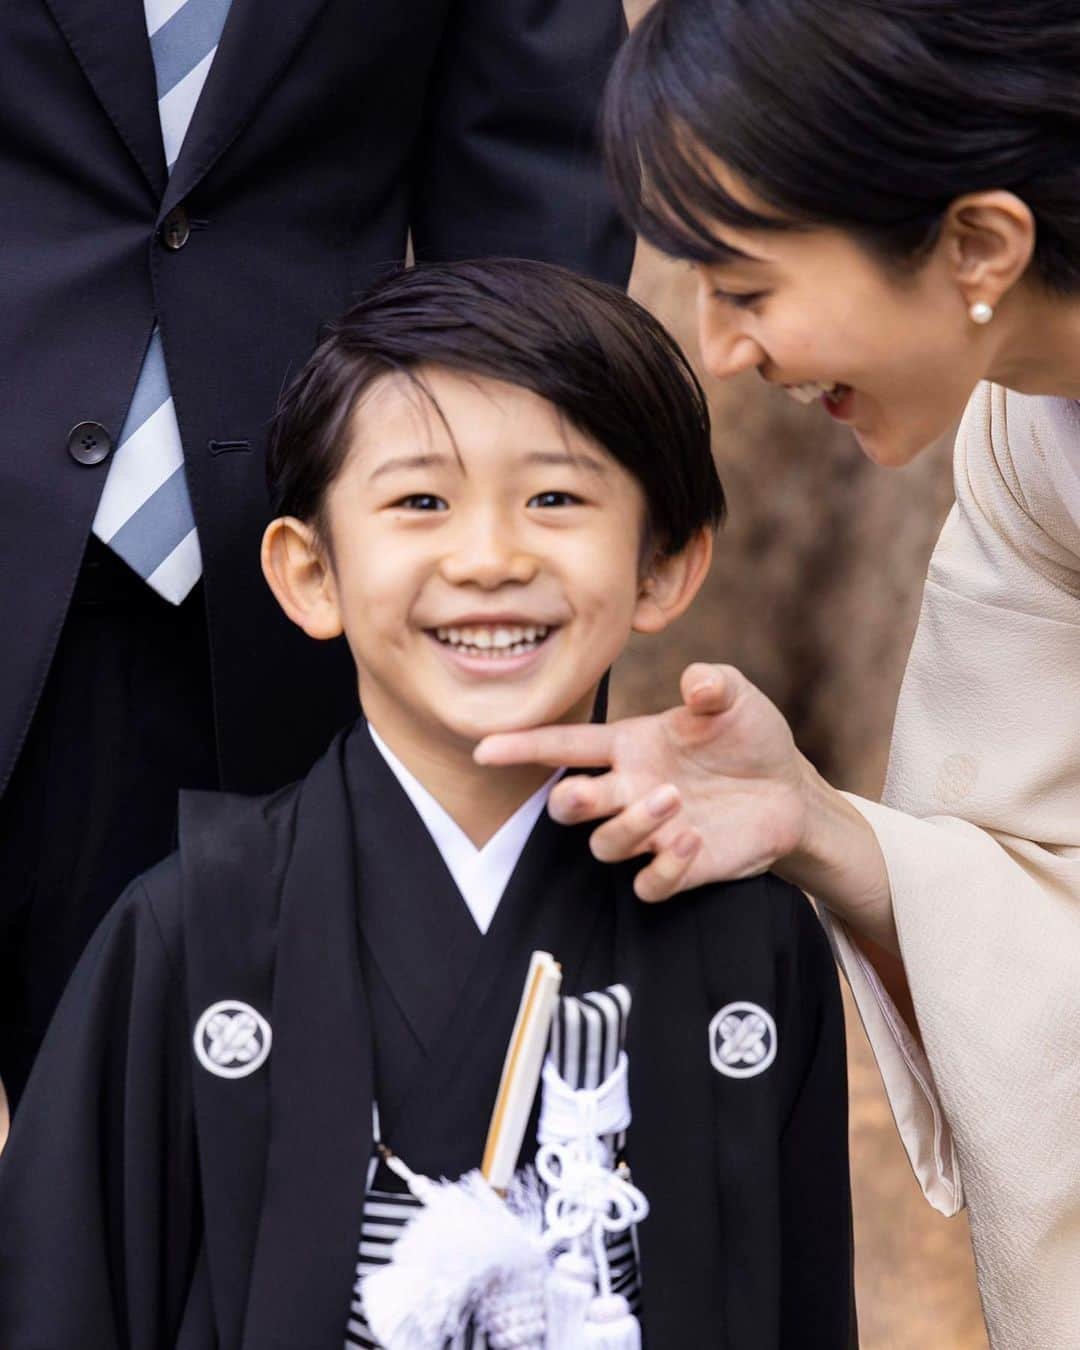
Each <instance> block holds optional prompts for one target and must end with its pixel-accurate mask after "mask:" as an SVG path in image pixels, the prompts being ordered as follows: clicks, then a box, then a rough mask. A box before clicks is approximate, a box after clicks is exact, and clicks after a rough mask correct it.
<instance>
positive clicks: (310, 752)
mask: <svg viewBox="0 0 1080 1350" xmlns="http://www.w3.org/2000/svg"><path fill="white" fill-rule="evenodd" d="M622 31H623V20H622V14H621V7H620V5H619V4H618V0H588V3H581V0H547V3H542V4H538V3H535V0H458V3H454V4H451V3H450V0H410V3H407V4H403V3H401V0H364V3H361V2H360V0H231V5H230V3H229V0H19V3H16V4H12V5H8V6H5V7H4V8H3V10H2V11H0V52H2V53H3V55H4V66H5V69H6V70H7V71H8V72H9V75H10V76H11V78H9V79H8V80H6V81H4V84H3V87H2V88H0V129H2V137H0V143H2V147H3V148H2V150H0V228H2V236H0V237H2V239H3V264H2V267H0V390H2V391H3V403H2V407H3V421H4V428H3V429H4V435H3V439H2V441H0V520H2V523H3V528H2V530H0V630H2V631H3V633H4V635H5V652H4V656H3V659H2V660H0V793H3V797H2V799H0V1077H2V1078H3V1079H4V1080H5V1081H6V1084H7V1087H8V1092H9V1095H10V1096H12V1097H13V1098H14V1097H17V1096H18V1094H19V1092H20V1091H21V1088H22V1085H23V1083H24V1081H25V1077H26V1074H27V1072H28V1070H29V1066H30V1064H31V1062H32V1059H33V1055H34V1053H35V1051H36V1047H37V1044H38V1043H39V1041H40V1038H41V1036H42V1035H43V1033H44V1029H45V1025H46V1024H47V1021H48V1017H49V1015H50V1014H51V1011H52V1008H53V1006H54V1004H55V1002H56V999H57V998H58V997H59V993H60V991H61V990H62V987H63V983H64V981H65V979H66V977H67V974H68V973H69V971H70V969H71V967H72V965H73V964H74V961H75V960H76V958H77V957H78V955H79V952H80V951H81V948H82V946H83V945H84V943H85V941H86V938H87V937H88V936H89V934H90V932H91V931H92V929H93V927H94V926H95V924H96V923H97V921H98V919H99V918H100V917H101V915H102V913H103V912H104V910H105V909H106V908H107V906H108V905H109V903H111V901H112V899H113V898H115V896H116V895H118V894H119V893H120V890H121V889H122V888H123V886H124V885H125V884H126V882H127V881H128V880H129V879H130V877H131V876H132V875H133V874H134V873H136V872H138V871H140V870H141V869H143V868H145V867H146V866H148V865H149V864H151V863H152V862H153V861H154V860H155V858H157V857H159V856H160V855H162V854H163V853H165V852H166V851H168V849H169V848H170V847H171V842H172V829H173V817H174V806H175V796H176V791H177V788H178V787H180V786H186V787H218V786H220V787H222V788H226V789H230V790H240V791H259V790H265V789H268V788H272V787H274V786H276V785H278V784H282V783H284V782H286V781H288V780H289V779H291V778H293V777H296V776H298V775H299V774H301V773H302V772H304V771H305V770H306V769H307V768H308V766H309V764H310V763H311V761H312V759H313V758H314V757H315V755H316V754H318V753H319V752H320V751H321V750H322V748H323V747H324V745H325V743H326V741H327V740H328V738H329V736H330V734H331V733H332V731H333V730H334V729H335V728H336V727H337V726H339V725H340V724H341V723H343V722H345V721H347V720H348V719H349V718H350V717H352V716H353V715H354V714H355V711H356V691H355V688H354V687H353V683H352V679H351V676H350V667H349V663H348V661H347V659H346V656H347V654H346V653H344V652H343V651H337V650H325V651H322V652H315V653H313V652H312V651H310V650H309V645H310V644H305V643H304V642H303V640H302V639H300V638H297V637H295V636H294V633H292V632H290V631H289V627H290V626H289V625H288V624H287V623H286V622H285V621H284V620H283V619H282V617H281V615H280V613H277V612H275V606H274V604H273V601H272V600H271V598H270V596H269V593H268V592H267V591H266V590H265V587H264V585H263V583H262V579H261V576H260V573H259V561H258V544H259V536H260V533H261V530H262V527H263V524H264V523H265V519H266V516H267V500H266V491H265V486H264V480H263V452H264V443H265V437H266V430H267V424H268V421H269V419H270V416H271V414H272V412H273V410H274V405H275V401H276V398H277V395H278V392H279V390H280V388H281V385H282V383H283V381H284V380H285V379H286V378H287V376H288V373H289V372H290V370H291V369H294V368H295V367H296V366H297V365H298V364H299V363H300V362H301V361H302V360H303V359H304V358H305V357H306V356H307V354H308V352H309V350H310V347H311V344H312V341H313V339H314V337H315V334H316V331H317V327H318V324H319V322H320V320H322V319H323V318H325V317H327V316H329V315H333V314H335V313H337V312H339V311H340V310H342V309H343V308H344V307H345V306H346V305H347V304H348V302H349V299H350V297H351V296H352V295H354V294H355V293H356V292H357V291H358V290H360V289H362V288H363V286H364V285H365V284H366V282H367V281H368V280H369V279H371V278H372V277H374V276H375V275H376V273H377V272H378V270H379V269H380V268H381V267H384V266H386V265H387V264H393V263H395V262H397V261H399V260H400V259H401V258H402V257H403V255H404V253H405V248H406V240H407V237H408V236H409V234H410V232H411V237H412V240H413V246H414V250H415V254H416V257H417V259H418V260H421V261H422V260H424V259H429V258H460V257H466V256H477V255H490V254H503V255H512V256H529V257H535V258H545V259H550V260H553V261H557V262H562V263H565V264H567V265H569V266H572V267H576V268H577V269H579V270H582V271H585V272H588V273H591V274H592V275H594V276H598V277H601V278H603V279H605V280H609V281H615V282H619V283H623V282H625V280H626V277H627V275H628V273H629V266H630V259H631V253H632V243H631V240H630V238H629V236H628V235H627V233H626V232H625V231H624V230H623V229H622V228H621V227H620V226H619V225H618V223H617V222H616V220H615V218H614V215H613V212H612V209H611V206H610V204H609V201H608V198H607V194H606V192H605V189H604V186H603V182H602V175H601V172H600V168H599V157H598V153H597V149H596V145H595V136H594V120H595V112H596V104H597V101H598V98H599V92H600V89H601V86H602V84H603V80H604V75H605V73H606V69H607V66H608V64H609V62H610V59H611V57H612V56H613V54H614V51H615V48H616V46H617V44H618V41H619V40H620V38H621V35H622ZM294 631H295V630H294ZM256 671H259V672H261V673H260V675H259V677H258V678H256V676H255V672H256ZM267 672H270V673H269V674H267ZM299 681H303V682H305V683H306V684H308V685H309V686H310V685H311V684H313V683H314V682H318V686H319V688H320V689H321V690H322V691H323V693H322V697H321V698H319V699H309V700H304V701H303V702H304V706H305V712H304V714H303V715H297V714H296V713H295V708H296V707H297V706H298V703H299V701H296V700H294V701H292V702H291V703H290V704H289V705H288V706H290V707H291V708H292V709H293V712H292V713H290V716H289V717H288V718H286V717H284V716H283V714H282V708H283V707H284V706H286V702H285V699H284V693H285V691H286V690H288V689H289V688H290V687H291V686H292V685H293V684H294V683H296V682H299Z"/></svg>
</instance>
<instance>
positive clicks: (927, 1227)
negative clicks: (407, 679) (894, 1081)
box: [612, 0, 987, 1350]
mask: <svg viewBox="0 0 1080 1350" xmlns="http://www.w3.org/2000/svg"><path fill="white" fill-rule="evenodd" d="M646 3H647V0H639V2H638V3H636V4H635V3H631V4H630V5H629V6H628V8H629V10H630V13H631V17H633V15H634V13H635V11H636V12H641V11H642V10H643V9H644V8H645V7H646ZM631 293H632V294H633V295H634V296H635V297H636V298H637V299H638V300H639V301H641V302H642V303H643V304H644V305H646V306H647V307H648V308H649V309H650V310H651V311H652V312H653V313H654V314H655V315H656V316H657V317H658V318H659V319H660V320H661V321H662V322H663V323H664V324H666V325H667V327H668V328H669V329H670V330H671V331H672V332H673V333H674V334H675V335H676V337H677V338H678V339H679V341H680V342H681V343H682V345H683V347H684V348H685V350H686V351H687V352H688V353H689V354H690V355H691V357H692V359H693V360H694V364H695V367H696V368H697V370H698V374H699V375H701V376H702V379H703V383H704V385H705V388H706V390H707V392H708V395H709V401H710V405H711V408H712V414H713V419H714V424H715V433H714V451H715V454H716V457H717V462H718V464H719V466H720V473H721V477H722V479H723V482H724V486H725V489H726V491H727V494H728V503H729V513H730V514H729V521H728V524H727V526H726V527H725V529H724V530H723V532H722V534H721V536H720V538H719V540H718V547H717V551H716V557H715V561H714V564H713V568H712V572H711V575H710V578H709V581H708V583H707V585H706V587H705V590H704V592H703V594H702V596H701V597H700V599H699V600H698V602H697V603H696V604H695V606H694V607H693V609H692V611H691V613H690V615H688V616H687V617H686V618H685V619H683V620H682V622H681V623H680V624H679V625H678V626H677V627H676V628H674V629H672V630H669V633H668V634H666V635H665V637H664V638H663V639H661V640H660V641H659V642H657V640H656V639H653V640H652V641H651V642H650V641H640V642H637V643H636V644H635V645H634V647H633V648H632V650H631V652H630V653H629V654H628V656H627V657H626V658H625V659H624V661H623V662H621V663H620V666H619V668H618V670H617V672H616V675H615V679H614V682H613V689H612V711H613V713H614V714H615V715H619V714H620V713H622V712H626V711H630V710H634V711H644V710H655V711H659V710H661V709H662V708H664V707H667V706H668V705H669V704H670V703H671V702H673V701H674V700H675V699H676V697H677V689H678V678H679V674H680V672H681V671H682V669H683V667H684V666H685V665H686V664H688V663H689V662H690V661H692V660H715V661H721V660H722V661H725V662H730V663H731V664H733V665H736V666H738V667H739V668H740V669H742V670H743V671H744V672H745V673H746V674H747V675H748V676H749V677H750V678H751V679H753V680H754V681H755V682H756V683H758V684H759V685H760V686H761V687H762V688H763V689H764V690H765V691H766V692H767V693H768V694H769V696H770V697H771V698H773V699H774V700H775V701H776V703H777V704H779V706H780V707H781V708H782V709H783V710H784V712H785V713H786V714H787V716H788V718H789V719H790V721H791V724H792V726H793V728H794V731H795V735H796V739H797V740H798V742H799V744H800V746H801V747H802V748H803V750H804V751H805V752H806V753H807V754H808V755H809V756H810V758H811V759H813V760H814V762H815V763H816V764H817V765H818V767H819V768H820V769H821V770H822V771H823V772H824V773H825V774H826V776H827V777H828V778H829V779H830V780H831V781H832V782H833V783H835V784H836V785H837V786H839V787H843V788H848V789H851V790H853V791H855V792H858V793H860V794H863V795H868V796H875V795H877V794H878V793H879V792H880V789H881V784H882V779H883V776H884V769H885V760H886V755H887V751H888V741H889V733H890V728H891V722H892V715H893V710H894V707H895V702H896V696H897V692H898V690H899V686H900V679H901V675H902V673H903V667H904V661H905V658H906V655H907V650H908V647H909V645H910V642H911V637H912V634H913V632H914V628H915V622H916V618H917V615H918V607H919V600H920V595H921V590H922V582H923V578H924V575H925V570H926V563H927V560H928V558H929V555H930V551H931V549H932V547H933V543H934V539H935V538H936V535H937V532H938V530H939V528H940V525H941V522H942V520H943V519H944V517H945V514H946V513H947V511H948V509H949V506H950V504H951V498H952V488H951V475H950V464H949V453H948V447H947V446H946V445H942V446H939V447H937V448H935V449H934V450H932V451H930V452H928V453H926V454H925V455H923V456H921V457H920V458H919V460H918V461H917V462H916V463H915V464H913V465H912V466H910V467H909V468H908V469H905V470H903V471H901V472H895V471H888V470H883V469H879V468H877V467H875V466H874V465H872V464H871V463H869V461H867V460H866V459H865V458H864V457H863V456H862V454H861V453H860V452H859V450H858V448H857V447H856V445H855V443H854V441H853V439H852V437H851V435H850V433H849V432H848V431H847V430H846V429H845V428H843V427H839V426H837V425H836V424H835V423H834V422H832V421H831V420H830V419H829V417H828V414H826V413H825V412H824V411H823V410H822V409H819V408H817V407H811V408H804V407H801V406H799V405H797V404H795V403H794V402H793V401H792V400H791V399H789V398H787V397H786V396H785V395H783V394H782V393H779V392H778V391H776V390H772V389H769V388H768V387H766V386H765V385H764V384H763V383H762V381H761V380H759V379H758V378H757V377H756V375H753V374H749V375H747V376H744V377H740V378H739V379H736V380H733V381H730V382H727V383H724V384H721V383H719V382H718V381H715V380H709V379H708V378H707V377H705V376H704V373H703V372H702V370H701V366H700V361H699V359H698V357H697V346H696V341H695V335H694V285H693V278H692V276H691V274H690V271H689V269H688V268H687V267H686V266H685V265H683V264H677V263H674V262H671V261H670V260H667V259H664V258H661V257H660V256H659V255H658V254H656V253H655V252H654V251H653V250H651V249H649V248H648V247H647V246H645V245H639V248H638V255H637V262H636V264H635V269H634V276H633V280H632V282H631ZM845 993H846V991H845ZM847 1012H848V1019H847V1020H848V1040H849V1065H850V1071H849V1077H850V1090H851V1145H852V1172H853V1186H854V1205H855V1248H856V1280H857V1297H858V1306H859V1322H860V1331H861V1344H862V1347H863V1350H985V1348H986V1344H987V1342H986V1337H985V1332H984V1330H983V1325H982V1319H981V1316H980V1314H979V1306H978V1298H977V1295H976V1292H975V1283H974V1274H973V1266H972V1259H971V1254H970V1247H969V1243H968V1233H967V1226H966V1221H965V1220H964V1218H963V1217H960V1218H958V1219H954V1220H945V1219H943V1218H941V1217H940V1216H939V1215H938V1214H936V1213H935V1212H934V1211H933V1210H931V1209H930V1207H929V1206H928V1205H927V1204H926V1203H925V1202H924V1201H923V1199H922V1195H921V1192H920V1191H919V1189H918V1186H917V1185H916V1182H915V1180H914V1177H913V1175H912V1173H911V1170H910V1168H909V1166H908V1162H907V1158H906V1156H905V1154H904V1152H903V1148H902V1146H901V1144H900V1141H899V1138H898V1136H897V1134H896V1131H895V1129H894V1126H893V1122H892V1116H891V1114H890V1111H889V1107H888V1103H887V1100H886V1098H885V1095H884V1092H883V1090H882V1087H881V1083H880V1080H879V1078H878V1075H877V1071H876V1068H875V1066H874V1060H873V1056H872V1055H871V1053H870V1049H869V1046H868V1044H867V1042H866V1038H865V1036H864V1035H863V1032H862V1028H861V1026H860V1025H859V1020H858V1015H857V1014H856V1013H855V1012H854V1009H853V1005H852V1004H851V1002H850V1000H847Z"/></svg>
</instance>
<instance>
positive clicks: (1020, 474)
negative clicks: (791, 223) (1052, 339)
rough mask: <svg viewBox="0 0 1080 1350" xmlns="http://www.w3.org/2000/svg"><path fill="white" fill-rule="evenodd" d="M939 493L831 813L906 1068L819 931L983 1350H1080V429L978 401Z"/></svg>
mask: <svg viewBox="0 0 1080 1350" xmlns="http://www.w3.org/2000/svg"><path fill="white" fill-rule="evenodd" d="M955 479H956V505H955V507H954V508H953V511H952V513H951V515H950V516H949V519H948V520H947V522H946V524H945V527H944V529H943V531H942V534H941V538H940V540H939V542H938V545H937V548H936V550H935V552H934V555H933V558H932V560H931V563H930V570H929V575H928V579H927V583H926V590H925V595H924V599H923V607H922V614H921V617H920V620H919V626H918V631H917V633H916V636H915V641H914V645H913V647H912V651H911V656H910V659H909V663H908V667H907V672H906V675H905V677H904V684H903V689H902V691H901V695H900V702H899V707H898V709H897V716H896V725H895V730H894V738H893V745H892V752H891V756H890V762H889V771H888V778H887V783H886V789H885V802H886V803H887V805H886V806H880V805H878V804H877V803H874V802H868V801H863V800H861V799H859V798H852V799H851V800H852V801H853V803H854V805H855V806H856V807H857V808H858V809H859V810H860V811H861V812H862V813H863V814H864V815H865V817H866V819H867V820H868V821H869V822H870V824H871V826H872V827H873V829H874V831H875V833H876V835H877V838H878V840H879V842H880V845H881V848H882V851H883V853H884V855H885V861H886V864H887V867H888V872H889V879H890V882H891V886H892V895H893V905H894V909H895V914H896V925H897V930H898V932H899V937H900V946H901V950H902V953H903V958H904V963H905V966H906V968H907V973H908V979H909V982H910V985H911V991H912V995H913V998H914V1003H915V1009H916V1015H917V1017H918V1020H919V1027H920V1030H921V1032H922V1038H923V1042H924V1045H925V1047H926V1052H925V1055H924V1054H923V1053H922V1051H921V1050H920V1048H919V1047H918V1045H917V1044H916V1043H915V1041H914V1040H913V1039H912V1037H911V1036H910V1035H909V1034H908V1033H907V1029H906V1027H905V1026H904V1024H903V1022H902V1021H901V1019H900V1017H899V1015H898V1014H897V1012H896V1010H895V1009H894V1007H893V1006H892V1004H891V1002H890V1000H889V998H888V996H887V995H886V994H885V992H884V990H883V989H882V987H881V985H880V983H879V982H878V980H877V979H876V976H875V974H874V972H873V969H872V967H870V965H869V964H868V962H867V961H866V960H865V958H864V957H863V956H862V954H861V953H860V952H859V951H858V949H857V948H856V947H855V946H854V945H853V944H852V943H851V941H850V940H849V938H848V936H847V934H846V932H845V930H844V928H843V926H842V925H841V924H840V923H837V922H835V921H834V922H833V924H832V928H833V935H834V941H835V945H836V948H837V952H838V956H839V958H840V961H841V964H842V965H843V968H844V970H845V973H846V975H847V977H848V980H849V981H850V984H851V987H852V990H853V992H854V995H855V998H856V1000H857V1002H858V1005H859V1010H860V1012H861V1014H862V1017H863V1021H864V1024H865V1026H866V1030H867V1033H868V1035H869V1037H870V1040H871V1043H872V1045H873V1048H874V1052H875V1054H876V1055H877V1058H878V1062H879V1064H880V1066H881V1072H882V1077H883V1079H884V1082H885V1086H886V1090H887V1092H888V1094H889V1098H890V1101H891V1104H892V1107H893V1111H894V1114H895V1116H896V1120H897V1124H898V1127H899V1130H900V1133H901V1135H902V1137H903V1140H904V1143H905V1146H906V1148H907V1151H908V1155H909V1157H910V1159H911V1162H912V1165H913V1167H914V1169H915V1172H916V1175H917V1176H918V1179H919V1181H920V1183H921V1185H922V1187H923V1190H924V1191H925V1193H926V1196H927V1198H928V1199H929V1200H930V1202H931V1204H933V1205H934V1206H935V1207H936V1208H938V1209H940V1210H941V1211H942V1212H943V1213H946V1214H951V1213H953V1212H955V1211H956V1210H957V1209H958V1208H959V1207H960V1205H961V1204H962V1203H963V1202H964V1201H965V1200H966V1202H967V1205H968V1209H969V1211H970V1217H971V1228H972V1237H973V1242H974V1245H975V1252H976V1260H977V1264H978V1269H979V1281H980V1287H981V1290H982V1295H983V1302H984V1307H985V1310H986V1314H987V1321H988V1324H989V1326H990V1328H991V1334H992V1336H993V1338H994V1340H993V1343H994V1345H995V1347H999V1346H1001V1347H1004V1346H1008V1347H1013V1346H1015V1347H1017V1348H1018V1350H1019V1348H1020V1347H1024V1350H1044V1348H1045V1350H1052V1348H1055V1347H1064V1346H1066V1345H1069V1346H1073V1345H1075V1346H1080V527H1078V525H1077V522H1076V520H1074V519H1073V518H1072V516H1071V515H1070V513H1069V511H1068V510H1067V509H1066V506H1065V499H1066V498H1068V497H1069V495H1070V492H1071V494H1072V498H1073V500H1074V501H1076V502H1078V503H1080V409H1078V408H1077V406H1076V405H1075V404H1072V403H1069V402H1066V401H1065V400H1059V399H1049V398H1034V397H1026V396H1021V395H1017V394H1013V393H1007V392H1006V391H1005V390H1003V389H1001V388H999V387H997V386H993V385H983V386H981V387H980V388H979V389H978V390H977V391H976V393H975V395H974V397H973V398H972V401H971V403H970V405H969V407H968V410H967V413H966V415H965V417H964V421H963V424H962V426H961V428H960V432H959V436H958V440H957V446H956V455H955ZM1078 514H1080V512H1078ZM890 808H892V809H890ZM902 813H903V814H902Z"/></svg>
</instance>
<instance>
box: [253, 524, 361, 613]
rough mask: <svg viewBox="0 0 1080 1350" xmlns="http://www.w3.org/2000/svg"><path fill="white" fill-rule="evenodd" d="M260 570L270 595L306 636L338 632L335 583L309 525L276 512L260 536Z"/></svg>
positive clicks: (326, 557) (339, 610)
mask: <svg viewBox="0 0 1080 1350" xmlns="http://www.w3.org/2000/svg"><path fill="white" fill-rule="evenodd" d="M261 558H262V570H263V576H264V577H265V578H266V582H267V585H268V586H269V587H270V589H271V590H272V591H273V592H274V599H275V600H276V601H277V602H278V604H279V605H280V606H281V608H282V609H283V610H284V611H285V613H286V614H287V615H288V616H289V618H290V619H292V621H293V623H295V624H296V625H297V626H298V627H300V628H302V629H303V630H304V632H305V633H306V634H307V635H308V637H312V638H319V639H325V638H335V637H340V636H341V633H342V631H343V630H342V624H341V608H340V606H339V604H338V597H337V585H336V584H335V581H334V573H333V569H332V568H331V566H330V559H329V558H328V556H327V554H326V550H325V549H324V548H323V547H322V545H321V544H320V542H319V539H318V537H317V535H316V533H315V531H314V530H313V529H312V527H311V526H310V525H308V524H306V523H305V522H304V521H302V520H297V519H296V517H295V516H278V518H277V519H276V520H272V521H271V522H270V524H269V525H267V527H266V531H265V533H264V534H263V540H262V553H261Z"/></svg>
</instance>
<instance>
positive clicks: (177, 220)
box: [161, 206, 191, 253]
mask: <svg viewBox="0 0 1080 1350" xmlns="http://www.w3.org/2000/svg"><path fill="white" fill-rule="evenodd" d="M190 234H191V226H190V224H189V223H188V217H187V212H186V211H185V210H184V208H183V207H182V206H174V207H173V209H172V210H171V211H170V212H169V214H168V215H167V216H166V217H165V219H164V220H163V221H162V222H161V242H162V243H163V244H164V245H165V247H166V248H171V249H172V250H173V252H174V253H175V252H176V251H177V250H178V249H181V248H183V247H184V245H185V244H186V243H187V241H188V236H189V235H190Z"/></svg>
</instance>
